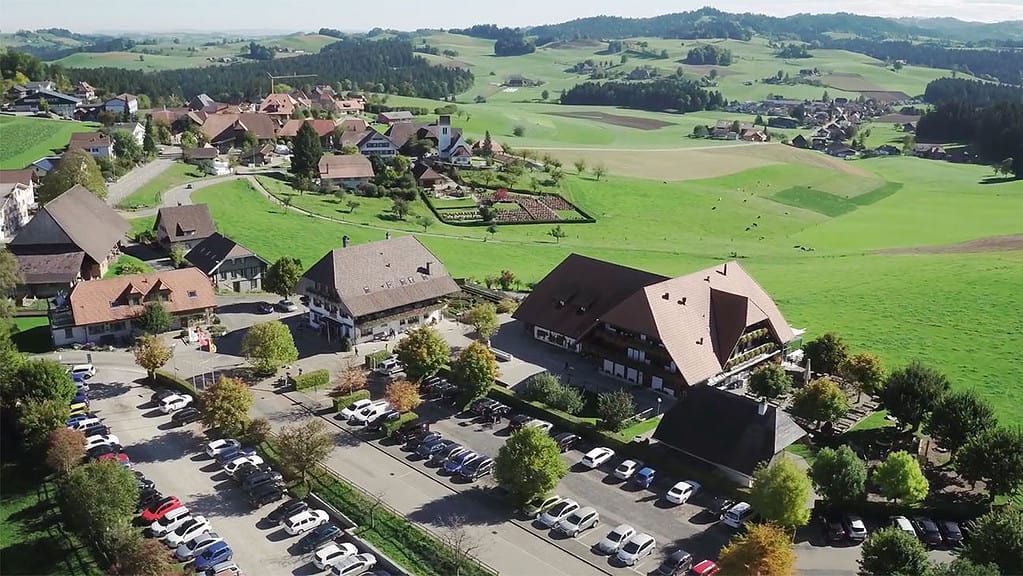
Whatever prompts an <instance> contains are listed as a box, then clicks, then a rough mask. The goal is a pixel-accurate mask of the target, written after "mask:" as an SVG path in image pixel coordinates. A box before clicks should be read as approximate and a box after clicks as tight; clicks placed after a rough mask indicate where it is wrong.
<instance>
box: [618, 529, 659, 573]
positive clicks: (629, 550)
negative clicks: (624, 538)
mask: <svg viewBox="0 0 1023 576" xmlns="http://www.w3.org/2000/svg"><path fill="white" fill-rule="evenodd" d="M655 548H657V542H656V541H654V537H653V536H651V535H649V534H636V535H635V536H633V537H632V538H629V541H628V542H626V543H625V545H623V546H622V547H621V549H619V550H618V554H616V555H615V560H618V562H619V563H621V564H623V565H625V566H635V565H636V564H637V563H638V562H639V561H640V560H642V559H643V558H646V557H647V556H649V555H650V554H651V553H653V551H654V549H655Z"/></svg>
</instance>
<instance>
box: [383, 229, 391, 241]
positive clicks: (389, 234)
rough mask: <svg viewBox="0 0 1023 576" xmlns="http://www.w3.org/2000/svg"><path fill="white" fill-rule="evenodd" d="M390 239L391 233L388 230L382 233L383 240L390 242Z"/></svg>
mask: <svg viewBox="0 0 1023 576" xmlns="http://www.w3.org/2000/svg"><path fill="white" fill-rule="evenodd" d="M390 239H391V231H390V230H388V231H387V232H384V240H390Z"/></svg>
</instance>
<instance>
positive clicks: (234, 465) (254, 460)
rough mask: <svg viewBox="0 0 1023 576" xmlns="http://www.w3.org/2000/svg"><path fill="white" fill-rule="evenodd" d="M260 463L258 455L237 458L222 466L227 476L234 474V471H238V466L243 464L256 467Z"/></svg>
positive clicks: (261, 459) (260, 458) (261, 460)
mask: <svg viewBox="0 0 1023 576" xmlns="http://www.w3.org/2000/svg"><path fill="white" fill-rule="evenodd" d="M262 463H263V458H262V457H260V456H258V455H252V456H239V457H238V458H235V459H234V460H231V461H230V462H228V463H227V464H224V471H225V472H227V473H228V474H232V473H234V471H235V470H237V469H238V467H239V466H241V465H243V464H255V465H257V466H258V465H259V464H262Z"/></svg>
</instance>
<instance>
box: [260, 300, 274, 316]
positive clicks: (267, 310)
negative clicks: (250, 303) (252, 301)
mask: <svg viewBox="0 0 1023 576" xmlns="http://www.w3.org/2000/svg"><path fill="white" fill-rule="evenodd" d="M256 310H258V311H259V313H260V314H272V313H273V311H274V305H273V304H271V303H269V302H259V303H258V304H256Z"/></svg>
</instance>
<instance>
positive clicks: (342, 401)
mask: <svg viewBox="0 0 1023 576" xmlns="http://www.w3.org/2000/svg"><path fill="white" fill-rule="evenodd" d="M356 400H369V390H366V389H363V390H356V391H355V392H352V393H351V394H345V395H344V396H338V397H337V398H334V410H336V411H338V412H340V411H341V410H342V409H343V408H346V407H347V406H348V405H349V404H351V403H352V402H355V401H356Z"/></svg>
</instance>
